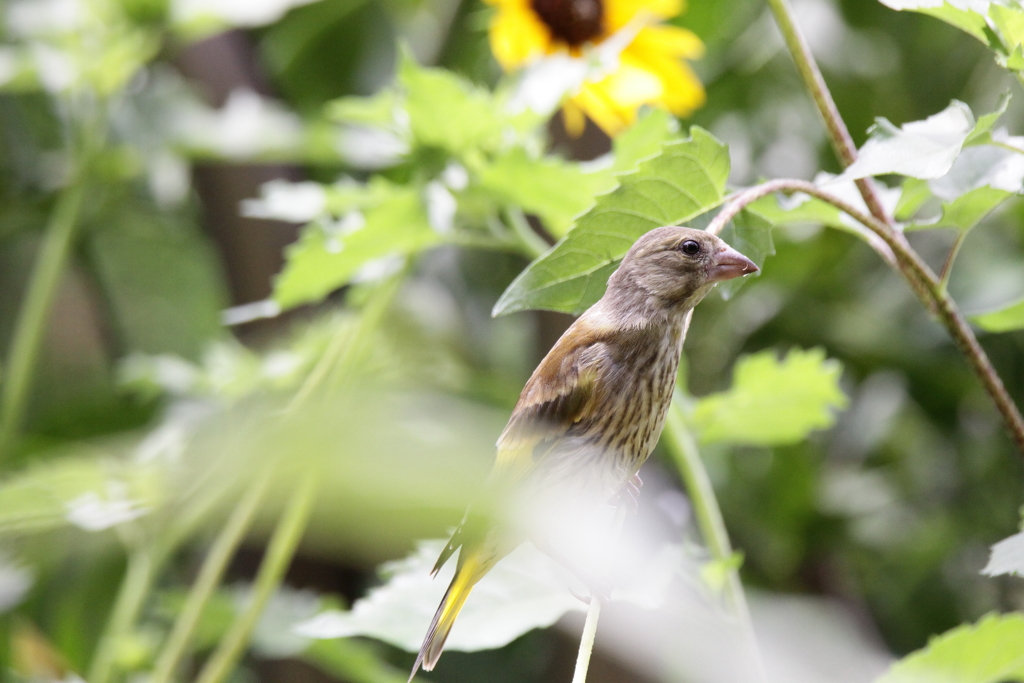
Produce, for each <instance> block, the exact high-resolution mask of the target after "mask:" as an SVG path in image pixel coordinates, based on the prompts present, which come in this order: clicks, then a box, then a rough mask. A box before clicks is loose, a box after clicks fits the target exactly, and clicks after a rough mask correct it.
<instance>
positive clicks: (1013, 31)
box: [882, 0, 1024, 70]
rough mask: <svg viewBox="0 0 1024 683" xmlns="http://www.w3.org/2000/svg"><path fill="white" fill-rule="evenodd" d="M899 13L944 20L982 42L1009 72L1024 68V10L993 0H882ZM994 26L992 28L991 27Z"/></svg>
mask: <svg viewBox="0 0 1024 683" xmlns="http://www.w3.org/2000/svg"><path fill="white" fill-rule="evenodd" d="M882 2H883V3H884V4H886V5H888V6H889V7H891V8H893V9H896V10H913V11H915V12H921V13H922V14H928V15H930V16H933V17H935V18H936V19H941V20H942V21H945V22H946V23H948V24H952V25H953V26H956V27H957V28H959V29H960V30H962V31H965V32H966V33H968V34H970V35H971V36H973V37H975V38H977V39H978V40H980V41H981V42H982V43H983V44H985V46H987V47H988V48H989V49H991V50H992V51H993V52H994V53H995V58H996V62H997V63H999V64H1000V65H1001V66H1004V67H1006V68H1007V69H1013V70H1021V69H1024V52H1022V43H1024V10H1022V9H1021V8H1020V7H1019V6H1017V5H1014V4H1009V5H1006V4H1003V3H1001V2H998V1H992V0H971V1H970V2H949V1H943V2H941V3H937V2H934V0H882ZM990 24H991V25H990Z"/></svg>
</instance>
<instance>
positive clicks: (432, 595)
mask: <svg viewBox="0 0 1024 683" xmlns="http://www.w3.org/2000/svg"><path fill="white" fill-rule="evenodd" d="M445 543H446V541H441V540H433V541H423V542H421V543H420V544H419V546H418V547H417V549H416V552H415V553H414V554H413V555H411V556H410V557H408V558H406V559H404V560H400V561H397V562H393V563H390V564H388V565H385V567H384V570H383V571H384V572H385V573H386V574H388V575H390V578H389V580H388V582H387V583H386V584H385V585H383V586H381V587H379V588H376V589H374V590H372V591H370V593H369V595H367V596H366V597H365V598H363V599H361V600H358V601H357V602H356V603H355V604H354V605H353V606H352V609H351V610H350V611H348V612H342V611H338V610H331V611H327V612H322V613H321V614H318V615H317V616H315V617H313V618H312V619H309V620H308V621H305V622H303V623H301V624H299V625H298V626H296V632H297V633H299V634H300V635H303V636H306V637H309V638H320V639H323V638H341V637H346V636H354V635H364V636H371V637H373V638H378V639H380V640H383V641H384V642H387V643H391V644H392V645H395V646H397V647H400V648H403V649H405V650H408V651H410V652H415V651H417V650H419V647H420V643H421V642H422V641H423V635H424V634H425V633H426V631H427V626H428V625H429V624H430V620H431V618H433V616H434V611H435V610H436V609H437V606H438V604H439V603H440V602H441V598H442V596H443V595H444V592H445V589H447V587H448V583H449V582H450V581H451V578H452V573H453V571H454V566H455V562H449V563H448V564H447V565H446V566H445V567H444V568H443V569H442V570H441V571H440V572H439V573H438V575H437V577H435V578H432V577H431V576H430V570H431V568H432V567H433V565H434V561H435V560H436V559H437V556H438V555H439V554H440V552H441V549H442V548H443V547H444V545H445ZM570 581H571V575H569V574H568V572H567V571H566V570H565V569H563V568H562V567H561V566H560V565H558V564H557V563H555V561H554V560H552V559H551V558H549V557H548V556H547V555H544V554H543V553H541V552H540V551H539V550H537V549H536V548H534V547H533V546H532V545H530V544H523V545H521V546H520V547H519V548H517V549H516V550H515V551H514V552H513V553H512V554H510V555H509V556H508V557H506V558H504V559H503V560H502V561H501V562H499V563H498V564H497V566H495V568H494V569H492V570H491V572H490V573H489V574H487V576H485V577H484V578H483V579H482V580H481V581H480V583H479V584H477V585H476V587H475V588H474V589H473V593H472V594H471V595H470V597H469V600H467V601H466V605H465V607H464V608H463V610H462V613H461V614H460V615H459V618H458V620H457V621H456V622H455V626H454V627H453V628H452V632H451V636H450V637H449V638H448V643H447V645H446V648H447V649H449V650H463V651H475V650H485V649H489V648H495V647H501V646H502V645H505V644H506V643H509V642H511V641H512V640H514V639H516V638H518V637H519V636H520V635H522V634H524V633H526V632H527V631H530V630H532V629H535V628H544V627H547V626H550V625H551V624H553V623H554V622H555V621H557V620H558V619H559V618H560V617H561V616H562V615H563V614H565V613H566V612H567V611H570V610H584V609H585V605H584V604H583V603H582V602H580V601H579V600H577V599H576V598H575V597H573V596H572V594H571V593H570V592H569V591H568V588H567V586H568V585H569V582H570Z"/></svg>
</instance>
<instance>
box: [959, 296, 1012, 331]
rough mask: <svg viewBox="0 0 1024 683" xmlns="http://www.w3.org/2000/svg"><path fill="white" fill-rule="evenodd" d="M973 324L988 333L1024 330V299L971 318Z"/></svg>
mask: <svg viewBox="0 0 1024 683" xmlns="http://www.w3.org/2000/svg"><path fill="white" fill-rule="evenodd" d="M971 322H972V323H974V324H975V325H977V326H978V327H980V328H981V329H983V330H985V331H986V332H1009V331H1011V330H1022V329H1024V299H1021V300H1020V301H1015V302H1014V303H1012V304H1009V305H1008V306H1004V307H1003V308H1000V309H997V310H995V311H989V312H987V313H979V314H978V315H972V316H971Z"/></svg>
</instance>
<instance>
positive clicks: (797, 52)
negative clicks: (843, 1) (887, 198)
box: [768, 0, 892, 227]
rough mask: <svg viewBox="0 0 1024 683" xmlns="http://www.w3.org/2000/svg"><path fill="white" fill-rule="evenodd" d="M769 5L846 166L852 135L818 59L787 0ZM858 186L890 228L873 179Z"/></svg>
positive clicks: (852, 155) (853, 153) (853, 156)
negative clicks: (815, 59) (812, 51)
mask: <svg viewBox="0 0 1024 683" xmlns="http://www.w3.org/2000/svg"><path fill="white" fill-rule="evenodd" d="M768 6H769V8H771V11H772V15H773V16H774V17H775V23H776V24H777V25H778V27H779V31H781V32H782V38H783V40H785V42H786V48H787V49H788V50H789V54H790V55H792V57H793V61H794V62H795V63H796V70H797V72H798V73H799V74H800V78H801V79H802V80H803V82H804V86H805V87H806V88H807V91H808V92H809V93H810V94H811V98H812V99H813V100H814V104H815V105H817V107H818V112H819V113H820V114H821V118H822V119H823V120H824V122H825V131H826V132H827V133H828V139H829V142H831V143H832V149H833V150H835V153H836V156H837V157H838V158H839V163H840V164H841V165H842V167H843V168H846V167H847V166H849V165H850V164H852V163H853V162H854V161H856V160H857V147H856V145H854V144H853V138H852V137H850V131H849V129H847V127H846V122H845V121H843V117H842V116H840V115H839V109H838V108H837V107H836V103H835V100H833V99H832V93H831V92H829V89H828V86H827V85H825V79H824V78H823V77H822V75H821V69H819V68H818V64H817V62H815V61H814V55H812V54H811V48H810V46H809V45H808V44H807V40H805V39H804V36H803V34H802V33H800V29H799V27H797V25H796V20H795V19H794V18H793V8H792V7H790V5H789V0H768ZM857 189H858V190H859V191H860V194H861V196H862V197H863V198H864V203H865V204H866V205H867V207H868V211H870V212H871V215H872V216H874V217H875V218H877V219H878V220H880V221H882V222H883V223H885V224H886V225H888V226H890V227H891V226H892V218H891V217H890V216H889V215H888V213H887V212H886V211H885V209H884V207H883V206H882V200H881V197H879V195H878V190H877V189H876V188H875V184H874V181H873V180H871V179H870V178H861V179H859V180H857Z"/></svg>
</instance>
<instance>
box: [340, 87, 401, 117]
mask: <svg viewBox="0 0 1024 683" xmlns="http://www.w3.org/2000/svg"><path fill="white" fill-rule="evenodd" d="M398 106H399V101H398V94H397V93H395V91H394V90H391V89H390V88H384V89H383V90H381V91H379V92H378V93H376V94H375V95H370V96H369V97H342V98H340V99H337V100H334V101H333V102H329V103H327V105H326V106H325V107H324V114H325V115H326V116H327V118H329V119H331V120H332V121H338V122H340V123H355V124H362V125H366V126H389V125H391V124H392V123H394V121H395V109H396V108H397V107H398Z"/></svg>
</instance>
